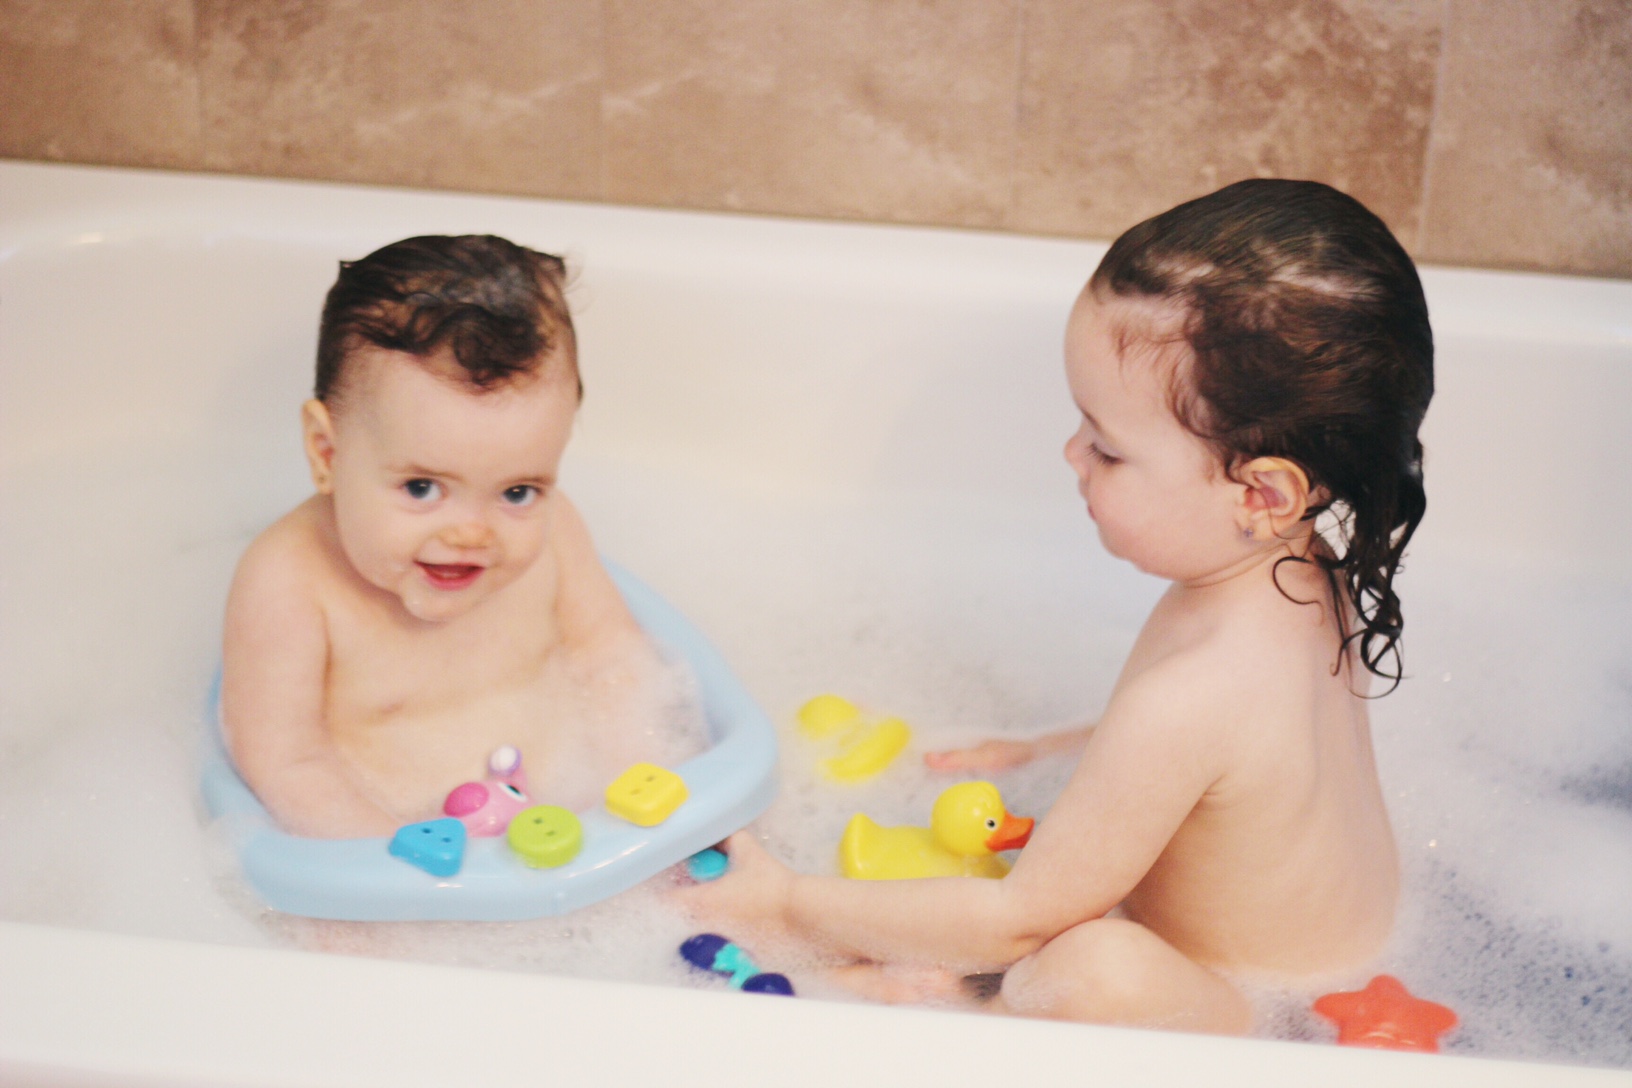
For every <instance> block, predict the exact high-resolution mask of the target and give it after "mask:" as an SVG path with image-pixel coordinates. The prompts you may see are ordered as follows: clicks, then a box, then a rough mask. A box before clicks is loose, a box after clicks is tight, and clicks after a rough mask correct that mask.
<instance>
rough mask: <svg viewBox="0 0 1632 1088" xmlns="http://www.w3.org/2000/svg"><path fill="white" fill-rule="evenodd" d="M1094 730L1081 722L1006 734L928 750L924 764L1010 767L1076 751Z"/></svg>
mask: <svg viewBox="0 0 1632 1088" xmlns="http://www.w3.org/2000/svg"><path fill="white" fill-rule="evenodd" d="M1093 732H1094V727H1093V725H1092V724H1089V725H1079V726H1076V727H1074V728H1072V729H1063V730H1061V731H1059V732H1057V733H1045V734H1043V735H1042V736H1040V737H1032V738H1030V739H1029V740H1011V739H1009V738H1002V739H997V740H988V741H983V742H981V743H980V744H977V745H974V746H973V747H970V748H950V749H947V750H945V751H941V752H925V753H924V765H925V766H927V767H928V768H929V769H930V770H932V771H982V772H988V773H990V772H996V771H1007V770H1012V769H1013V768H1015V767H1021V766H1024V765H1025V764H1027V763H1030V762H1031V761H1032V760H1035V759H1042V758H1044V757H1045V756H1057V755H1076V754H1077V753H1078V752H1081V751H1082V749H1083V746H1084V745H1086V744H1087V743H1088V738H1089V737H1090V736H1092V735H1093Z"/></svg>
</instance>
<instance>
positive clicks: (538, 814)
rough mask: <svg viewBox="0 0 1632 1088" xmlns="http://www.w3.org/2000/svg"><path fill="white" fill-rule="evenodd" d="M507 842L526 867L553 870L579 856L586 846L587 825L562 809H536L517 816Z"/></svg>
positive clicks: (555, 806) (557, 806) (507, 834)
mask: <svg viewBox="0 0 1632 1088" xmlns="http://www.w3.org/2000/svg"><path fill="white" fill-rule="evenodd" d="M505 838H506V839H507V840H509V843H510V849H512V850H514V851H515V852H516V854H517V855H518V856H519V857H520V858H521V860H522V861H523V862H525V863H526V864H527V865H529V866H531V867H532V868H534V869H554V868H555V867H556V866H558V865H565V864H566V863H567V862H569V861H571V860H572V859H573V858H575V857H577V856H578V851H579V850H580V849H582V848H583V845H584V825H583V824H581V823H579V822H578V817H577V816H574V815H573V814H572V813H571V812H570V811H568V810H567V809H564V808H561V807H560V806H559V805H534V806H533V807H532V808H526V809H522V810H521V811H520V812H518V813H516V815H515V816H514V818H512V819H511V821H510V829H509V830H508V831H506V832H505Z"/></svg>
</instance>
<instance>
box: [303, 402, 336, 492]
mask: <svg viewBox="0 0 1632 1088" xmlns="http://www.w3.org/2000/svg"><path fill="white" fill-rule="evenodd" d="M300 432H301V438H302V441H303V444H304V445H305V447H306V465H307V467H308V468H310V469H311V471H312V486H313V487H315V488H317V492H318V494H320V495H328V494H331V493H332V492H333V491H334V420H333V418H332V417H330V415H329V407H328V405H326V404H324V403H323V402H322V401H320V400H309V401H307V402H306V403H305V404H303V405H301V406H300Z"/></svg>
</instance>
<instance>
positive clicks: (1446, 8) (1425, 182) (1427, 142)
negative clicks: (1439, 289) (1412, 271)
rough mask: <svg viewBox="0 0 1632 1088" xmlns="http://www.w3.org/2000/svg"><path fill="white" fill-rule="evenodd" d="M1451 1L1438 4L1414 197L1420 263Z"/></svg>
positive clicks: (1425, 239) (1429, 203)
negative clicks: (1431, 77)
mask: <svg viewBox="0 0 1632 1088" xmlns="http://www.w3.org/2000/svg"><path fill="white" fill-rule="evenodd" d="M1453 7H1454V0H1440V19H1439V57H1438V58H1437V61H1436V63H1435V64H1434V98H1433V104H1432V105H1430V106H1429V107H1428V134H1427V137H1426V138H1425V139H1424V140H1423V148H1422V189H1421V191H1420V192H1419V193H1418V195H1417V239H1416V245H1415V246H1413V247H1412V249H1413V250H1414V251H1415V253H1416V254H1417V256H1418V259H1419V260H1420V259H1421V258H1422V255H1424V254H1426V253H1427V251H1428V214H1429V209H1430V208H1431V207H1432V206H1433V191H1434V145H1435V144H1436V142H1437V133H1438V132H1439V125H1440V109H1441V106H1442V104H1443V102H1444V96H1445V83H1446V80H1445V69H1446V67H1447V66H1448V65H1449V64H1450V55H1451V30H1452V27H1453V26H1454V24H1455V16H1454V14H1453V11H1452V9H1453Z"/></svg>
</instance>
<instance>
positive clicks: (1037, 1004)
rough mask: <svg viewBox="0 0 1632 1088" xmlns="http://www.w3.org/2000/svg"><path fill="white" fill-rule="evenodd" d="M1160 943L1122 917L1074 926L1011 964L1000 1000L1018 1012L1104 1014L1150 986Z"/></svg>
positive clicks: (1057, 1015) (1090, 1017) (1100, 1016)
mask: <svg viewBox="0 0 1632 1088" xmlns="http://www.w3.org/2000/svg"><path fill="white" fill-rule="evenodd" d="M1160 943H1161V941H1160V939H1159V938H1157V937H1156V936H1155V935H1154V934H1152V933H1151V932H1150V931H1149V930H1147V929H1145V928H1144V927H1143V926H1141V925H1138V924H1137V923H1134V922H1129V921H1127V920H1125V919H1121V918H1100V919H1096V920H1095V921H1092V922H1084V923H1083V924H1082V925H1078V926H1073V927H1072V928H1071V929H1068V930H1066V931H1065V932H1064V933H1061V934H1060V935H1059V936H1057V937H1055V938H1054V939H1053V940H1051V941H1049V942H1048V943H1047V944H1046V945H1044V946H1043V947H1042V948H1040V949H1038V950H1037V951H1036V952H1035V953H1033V954H1032V955H1031V956H1029V957H1027V958H1026V959H1024V960H1022V961H1020V962H1019V963H1017V964H1015V965H1014V967H1012V968H1010V970H1009V973H1008V975H1007V976H1006V977H1005V978H1004V980H1003V989H1002V997H1003V1002H1004V1004H1005V1005H1006V1006H1008V1007H1009V1008H1010V1009H1013V1010H1014V1011H1015V1012H1018V1013H1021V1014H1022V1015H1030V1016H1046V1017H1054V1018H1060V1019H1071V1020H1079V1019H1081V1020H1101V1019H1106V1018H1107V1017H1106V1013H1107V1012H1108V1011H1109V1010H1113V1009H1120V1008H1124V1007H1127V1006H1128V1005H1129V1004H1130V1003H1136V1002H1137V1001H1138V999H1139V996H1140V995H1142V994H1144V993H1146V992H1147V991H1148V990H1149V989H1150V987H1151V986H1152V984H1153V981H1154V980H1153V979H1152V978H1151V959H1152V953H1153V951H1154V949H1153V948H1152V946H1153V945H1160Z"/></svg>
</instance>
